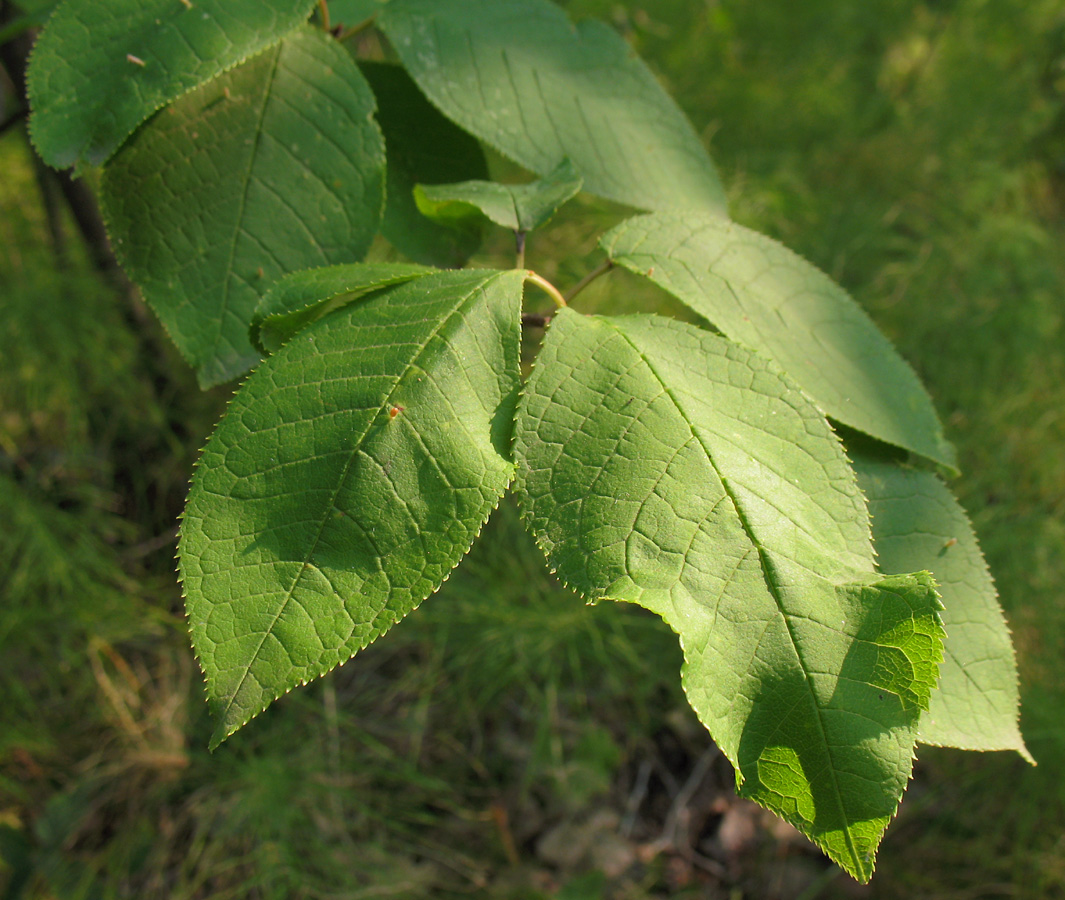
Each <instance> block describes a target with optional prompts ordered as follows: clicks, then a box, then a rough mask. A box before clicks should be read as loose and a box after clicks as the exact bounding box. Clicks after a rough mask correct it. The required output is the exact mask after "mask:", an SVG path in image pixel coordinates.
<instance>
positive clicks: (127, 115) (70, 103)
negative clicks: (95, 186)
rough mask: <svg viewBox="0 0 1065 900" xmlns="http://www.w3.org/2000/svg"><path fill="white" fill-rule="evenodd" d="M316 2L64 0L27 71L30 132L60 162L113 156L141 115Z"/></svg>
mask: <svg viewBox="0 0 1065 900" xmlns="http://www.w3.org/2000/svg"><path fill="white" fill-rule="evenodd" d="M313 6H314V0H190V2H189V3H188V4H185V3H183V2H181V0H107V2H106V3H101V2H100V0H66V2H65V3H63V4H62V7H61V8H60V9H59V10H57V11H56V13H55V15H54V16H52V18H51V20H50V21H49V23H48V26H47V27H46V28H45V29H44V31H43V32H42V33H41V37H40V40H38V42H37V46H36V48H35V49H34V53H33V59H32V61H31V64H30V68H29V73H28V76H27V77H28V92H29V95H30V105H31V107H32V109H33V113H32V115H31V116H30V134H31V135H32V137H33V142H34V145H35V146H36V147H37V150H38V152H39V153H40V154H41V156H42V158H43V159H44V160H45V162H47V163H49V164H50V165H53V166H55V167H56V168H60V169H62V168H66V167H67V166H71V165H77V166H79V167H82V166H84V165H87V164H88V165H97V164H100V163H103V162H105V161H106V160H107V159H108V158H109V157H110V156H111V154H113V153H114V152H115V151H116V150H117V149H118V148H119V147H120V146H121V145H122V142H123V141H125V140H126V138H127V137H129V135H130V134H132V133H133V131H134V130H135V129H136V127H137V126H138V125H140V124H141V122H143V121H145V119H147V118H148V117H149V116H150V115H151V114H152V113H154V112H155V111H156V110H158V109H161V108H162V107H164V106H166V105H167V104H168V103H170V102H172V101H173V100H176V99H177V98H178V97H180V96H181V95H182V94H184V93H186V92H187V91H190V90H192V89H193V88H195V87H197V86H198V85H201V84H203V83H204V82H206V81H209V80H210V79H212V78H214V77H215V76H216V75H219V74H220V73H222V72H224V71H226V70H227V69H231V68H232V67H233V66H235V65H237V64H238V63H241V62H243V61H244V60H246V59H248V58H249V57H251V56H252V55H254V54H256V53H258V52H260V51H261V50H263V49H265V48H266V47H269V46H270V45H271V44H275V43H277V41H278V40H280V39H281V38H282V37H284V36H285V35H286V34H288V33H289V32H290V31H292V29H294V28H296V27H297V26H298V25H299V24H300V22H302V21H304V20H305V19H306V18H307V16H308V15H309V14H310V11H311V9H312V8H313Z"/></svg>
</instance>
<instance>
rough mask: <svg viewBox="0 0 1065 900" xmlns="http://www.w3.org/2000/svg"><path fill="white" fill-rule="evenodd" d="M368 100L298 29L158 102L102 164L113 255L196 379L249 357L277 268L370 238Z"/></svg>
mask: <svg viewBox="0 0 1065 900" xmlns="http://www.w3.org/2000/svg"><path fill="white" fill-rule="evenodd" d="M373 104H374V98H373V94H372V93H371V92H370V89H369V87H368V86H367V84H366V82H365V80H364V79H363V77H362V75H361V74H360V73H359V70H358V67H357V66H356V65H355V63H354V62H353V61H352V60H351V58H350V57H349V56H348V54H347V53H346V52H345V51H344V50H343V49H341V48H340V47H339V46H338V45H337V43H336V42H335V41H334V40H332V39H331V38H328V37H326V36H324V35H323V34H322V33H321V32H320V31H314V30H313V29H311V28H310V27H305V28H303V29H300V30H299V31H297V32H295V33H294V34H293V35H292V36H291V37H289V38H287V39H286V40H285V41H283V42H282V43H280V44H278V45H277V46H276V47H272V48H271V49H270V50H268V51H267V52H266V53H264V54H262V55H261V56H258V57H256V58H255V59H253V60H251V61H250V62H247V63H245V64H244V65H242V66H240V67H238V68H236V69H234V70H233V71H231V72H227V73H226V74H225V75H223V76H221V77H220V78H217V79H215V80H214V81H212V82H210V83H208V84H206V85H204V86H203V87H201V88H199V89H198V90H196V91H193V92H192V93H190V94H187V95H185V96H184V97H182V98H181V99H180V100H179V101H178V102H176V103H175V104H174V105H173V106H170V107H168V108H167V109H165V110H163V111H162V112H161V113H159V115H157V116H156V117H155V118H154V119H152V120H151V122H149V123H148V124H147V125H145V127H144V128H142V129H141V130H140V131H138V133H137V134H136V135H135V136H134V138H133V139H132V140H131V141H130V142H129V143H128V144H127V145H126V146H125V147H124V148H123V149H122V151H121V152H120V153H119V154H118V155H117V156H115V158H114V159H113V160H112V162H111V163H110V165H108V167H107V168H106V169H105V171H104V179H103V199H104V206H105V212H106V214H107V218H108V224H109V226H110V231H111V235H112V239H113V241H114V245H115V251H116V253H117V254H118V256H119V258H120V259H121V260H122V262H123V264H124V266H125V267H126V269H127V270H128V272H129V273H130V276H131V277H132V278H133V280H134V281H136V282H137V283H138V284H139V285H140V287H141V289H142V290H143V292H144V296H145V298H146V299H147V301H148V302H149V303H150V304H151V305H152V307H153V309H155V311H156V313H158V315H159V317H160V319H162V321H163V324H164V325H166V327H167V330H168V331H169V332H170V336H171V337H172V338H173V340H174V342H175V343H176V344H177V345H178V347H179V348H180V349H181V351H182V353H184V354H185V356H186V357H187V358H188V359H189V361H190V362H191V363H192V364H193V365H194V366H195V367H196V369H197V370H198V376H199V379H200V383H201V384H203V385H205V386H207V385H212V384H218V383H219V382H222V381H227V380H229V379H231V378H233V377H235V376H237V375H240V374H241V373H242V372H245V371H247V369H248V368H249V367H251V366H252V365H254V364H255V362H256V361H257V360H258V359H259V353H258V352H257V351H256V349H255V348H254V347H253V346H252V344H251V342H250V340H249V337H248V325H249V323H250V321H251V318H252V315H253V313H254V312H255V308H256V306H257V305H258V303H259V300H260V298H261V297H262V295H263V293H265V291H266V289H267V288H268V287H269V286H270V284H271V283H272V282H273V281H274V280H275V279H276V278H278V276H280V275H283V274H285V273H287V272H292V271H296V270H299V269H306V268H309V267H311V266H320V265H327V264H330V263H342V262H351V261H354V260H357V259H360V258H361V257H362V256H363V255H364V254H365V252H366V250H367V248H368V247H369V246H370V242H371V241H372V239H373V236H374V234H375V233H376V231H377V227H378V223H379V222H380V217H381V208H382V206H383V205H384V144H383V141H382V139H381V134H380V132H379V131H378V129H377V126H376V125H375V124H374V122H373V120H372V112H373Z"/></svg>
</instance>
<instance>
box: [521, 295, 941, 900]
mask: <svg viewBox="0 0 1065 900" xmlns="http://www.w3.org/2000/svg"><path fill="white" fill-rule="evenodd" d="M515 450H516V454H517V457H518V463H519V482H518V489H519V495H520V496H521V497H522V502H523V506H524V507H525V510H526V515H527V517H528V524H529V527H530V529H531V530H532V532H533V534H534V535H535V536H536V538H537V540H538V542H539V543H540V544H541V546H542V547H543V548H544V550H545V552H546V554H547V557H548V559H549V561H550V563H551V565H552V567H553V568H554V569H556V570H557V573H558V575H559V577H560V578H562V580H563V581H564V582H566V583H567V584H568V585H570V586H571V587H573V588H574V589H576V590H577V591H579V592H580V593H581V594H582V595H584V596H585V597H587V598H588V599H589V600H593V601H594V600H598V599H600V598H608V599H615V600H625V601H629V602H633V603H638V604H640V605H641V606H645V607H646V608H648V609H650V610H652V611H654V612H656V613H658V614H659V615H660V616H662V618H663V619H665V620H666V621H667V622H668V623H669V624H670V626H672V628H673V629H674V630H675V631H676V632H677V633H678V635H679V636H680V641H681V646H682V648H683V650H684V655H685V660H686V662H685V668H684V672H683V680H684V687H685V690H686V692H687V695H688V699H689V701H690V702H691V704H692V706H693V708H694V709H695V711H696V712H697V713H698V715H699V717H700V719H701V720H702V721H703V723H704V724H705V725H706V726H707V728H708V729H709V731H710V733H711V735H712V736H713V737H714V740H715V741H716V742H717V744H718V745H719V746H720V747H721V749H722V750H723V751H724V753H725V754H726V756H727V757H728V758H729V760H730V761H731V762H732V764H733V765H734V766H735V768H736V776H737V781H738V783H739V785H740V791H741V793H742V794H743V796H745V797H749V798H751V799H754V800H756V801H758V802H759V803H761V804H763V805H764V806H766V807H768V808H769V809H771V810H773V811H774V812H776V813H777V814H779V815H781V816H782V817H784V818H785V819H787V820H788V821H789V822H791V823H792V824H794V825H795V826H796V827H797V828H799V830H801V831H802V832H803V833H804V834H806V835H808V836H809V837H810V838H811V839H813V840H814V841H816V842H817V843H818V844H819V845H820V846H821V847H822V848H823V849H824V850H825V852H826V853H828V855H829V856H831V857H832V858H833V859H834V860H836V861H837V862H838V863H839V864H840V865H841V866H843V867H844V868H845V869H846V870H847V871H848V872H850V873H851V874H852V875H854V877H855V878H857V879H859V880H860V881H867V880H868V879H869V877H870V876H871V874H872V868H873V862H872V860H873V856H874V854H875V852H876V848H877V845H878V844H879V842H880V838H881V836H882V834H883V832H884V829H885V828H886V827H887V824H888V821H889V820H890V819H891V817H892V816H893V815H894V812H895V809H896V807H897V805H898V802H899V799H900V798H901V796H902V792H903V790H904V789H905V787H906V783H907V781H908V779H909V775H910V767H911V763H912V756H913V748H914V743H915V739H916V733H917V726H918V720H919V718H920V714H921V711H922V710H923V709H926V708H927V706H928V700H929V695H930V693H931V691H932V689H933V687H934V686H935V681H936V676H937V669H938V663H939V660H940V653H941V641H942V627H941V625H940V623H939V619H938V614H937V610H938V607H939V604H938V600H937V598H936V593H935V587H934V582H933V581H932V579H931V577H930V576H929V575H928V574H927V573H919V574H917V575H901V576H892V577H884V576H880V575H878V574H876V573H875V571H874V567H873V553H872V547H871V544H870V536H869V530H868V521H867V518H866V516H865V511H864V501H863V499H862V496H861V493H860V492H859V490H858V487H857V485H856V483H855V479H854V474H853V472H852V471H851V469H850V466H849V465H848V463H847V460H846V457H845V456H844V454H843V449H842V446H841V445H840V443H839V440H838V438H836V436H835V435H834V434H833V433H832V430H831V429H830V428H829V426H828V423H827V422H826V421H825V420H824V419H823V418H822V416H821V414H820V413H819V412H818V410H817V409H816V408H815V407H814V406H813V405H812V404H811V403H810V402H809V401H808V400H807V399H806V398H805V397H804V396H803V394H802V393H801V392H800V391H799V390H798V388H797V387H796V386H795V385H794V384H793V383H791V382H790V380H789V379H788V378H787V377H786V376H784V375H783V374H782V373H781V372H780V370H779V369H777V367H776V366H775V365H773V364H772V363H771V362H769V361H767V360H765V359H763V358H761V357H758V356H756V355H755V354H753V353H751V352H750V351H748V350H746V349H744V348H742V347H740V346H738V345H736V344H731V343H729V342H727V341H725V340H724V339H722V338H720V337H718V336H716V335H712V334H709V333H707V332H705V331H702V330H700V329H697V328H695V327H693V326H690V325H685V324H681V323H678V322H674V321H672V320H666V319H660V318H657V317H649V316H638V317H636V316H634V317H627V318H614V319H592V318H586V317H582V316H579V315H577V314H575V313H572V312H569V311H568V310H564V311H563V312H561V313H560V314H559V315H558V316H556V317H555V320H554V322H553V323H552V325H551V327H550V329H549V331H548V334H547V337H546V338H545V341H544V346H543V348H542V350H541V353H540V357H539V358H538V360H537V363H536V366H535V368H534V371H533V375H532V377H531V378H530V380H529V383H528V384H527V386H526V388H525V390H524V392H523V394H522V402H521V405H520V407H519V413H518V419H517V427H516V444H515Z"/></svg>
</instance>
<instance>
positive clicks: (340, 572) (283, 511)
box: [179, 271, 522, 746]
mask: <svg viewBox="0 0 1065 900" xmlns="http://www.w3.org/2000/svg"><path fill="white" fill-rule="evenodd" d="M521 291H522V273H519V272H485V271H463V272H447V273H440V274H437V275H431V276H428V277H426V278H422V279H419V280H418V281H416V282H413V283H408V284H403V285H399V286H396V287H393V288H390V289H388V290H386V291H383V292H382V293H380V294H377V295H375V296H373V297H371V298H368V299H367V300H365V301H364V302H361V303H356V304H353V305H350V306H346V307H343V308H342V309H339V310H336V311H335V312H333V313H331V314H330V315H328V316H327V317H325V318H324V319H321V320H319V321H317V322H315V323H313V324H312V325H310V326H308V327H307V328H306V329H304V330H303V331H302V332H300V333H299V334H298V335H297V336H296V337H294V338H293V339H292V340H290V341H289V342H288V343H287V344H285V346H284V347H282V348H281V350H279V351H278V352H277V353H276V354H275V355H273V356H271V357H270V358H269V359H267V360H266V361H265V362H264V363H263V364H262V365H261V366H260V367H259V368H258V369H256V371H255V372H254V373H253V374H252V375H251V377H249V378H248V380H247V381H246V382H245V384H244V385H243V386H242V387H241V389H240V391H239V392H238V393H237V394H236V396H235V397H234V399H233V402H232V403H231V404H230V407H229V410H228V411H227V413H226V416H225V418H224V419H223V420H222V422H221V423H220V424H219V426H218V429H217V430H216V431H215V433H214V434H213V435H212V437H211V439H210V440H209V441H208V443H207V447H206V449H205V450H204V452H203V457H202V459H201V460H200V462H199V465H198V466H197V469H196V473H195V476H194V478H193V483H192V490H191V492H190V494H189V500H188V505H187V507H186V510H185V516H184V521H183V523H182V528H181V541H180V547H179V556H180V565H181V577H182V580H183V583H184V587H185V594H186V608H187V610H188V616H189V623H190V627H191V631H192V640H193V645H194V646H195V648H196V652H197V654H198V656H199V659H200V664H201V666H202V668H203V671H204V674H205V676H206V680H207V694H208V702H209V704H210V707H211V711H212V712H213V714H214V716H215V717H216V719H217V728H216V730H215V733H214V736H213V738H212V746H213V745H217V744H218V743H219V742H220V741H222V740H224V739H225V738H226V737H227V736H228V735H230V734H232V733H233V732H234V731H236V730H237V729H238V728H239V727H240V726H241V725H243V724H244V723H245V722H247V721H248V720H249V719H250V718H252V717H253V716H255V715H257V714H258V713H259V712H260V711H262V710H263V709H265V708H266V706H267V705H268V704H269V703H270V702H271V701H273V700H274V699H275V698H277V697H279V696H280V695H281V694H283V693H284V692H286V691H288V690H290V689H292V688H293V687H296V686H297V685H299V684H303V683H306V682H307V681H308V680H310V679H312V678H316V677H318V676H319V675H322V674H324V673H325V672H328V671H329V670H330V669H332V668H333V667H335V666H337V665H338V664H340V663H342V662H344V661H345V660H347V659H348V658H350V657H351V656H353V655H354V654H355V653H356V652H357V651H358V650H360V649H361V648H363V647H365V646H366V645H367V644H369V643H370V642H371V641H373V640H375V639H376V638H377V637H379V636H380V635H381V634H383V633H384V632H386V631H387V630H388V629H389V628H391V627H392V625H393V624H394V623H396V622H398V621H399V620H400V619H401V618H403V617H404V616H405V615H406V614H407V613H408V612H410V611H411V610H412V609H414V608H415V607H416V606H417V605H418V604H419V603H421V601H422V600H424V599H425V598H426V597H427V596H429V594H431V593H432V592H433V591H435V590H436V589H437V588H438V587H439V586H440V584H441V582H442V581H443V580H444V579H445V578H446V577H447V575H448V573H449V572H450V571H451V569H452V568H453V567H454V566H455V565H456V564H457V563H458V562H459V560H460V559H461V558H462V556H463V555H464V554H465V553H466V551H467V550H468V549H469V547H470V545H471V543H472V542H473V539H474V538H475V537H476V535H477V533H478V531H479V530H480V528H481V526H482V525H483V524H484V522H485V520H486V519H487V517H488V515H489V513H490V512H491V510H492V509H494V508H495V506H496V504H497V503H498V502H499V499H500V497H501V496H502V495H503V492H504V491H505V490H506V487H507V485H508V484H509V483H510V480H511V477H512V475H513V470H514V464H513V462H512V461H511V458H510V456H511V454H510V446H509V445H510V431H511V426H510V423H511V420H512V417H513V409H514V403H515V396H516V393H517V387H518V379H519V359H518V356H519V342H520V308H521Z"/></svg>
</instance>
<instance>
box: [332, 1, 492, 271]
mask: <svg viewBox="0 0 1065 900" xmlns="http://www.w3.org/2000/svg"><path fill="white" fill-rule="evenodd" d="M332 8H333V7H332V5H330V9H332ZM359 67H360V68H361V69H362V73H363V74H364V75H365V76H366V80H367V81H369V82H370V87H372V88H373V92H374V94H375V95H376V96H377V122H378V124H379V125H380V126H381V131H382V132H384V136H385V144H386V145H387V147H388V190H387V194H388V202H387V203H386V205H385V217H384V219H383V220H382V222H381V234H383V235H384V236H385V237H386V238H387V239H388V241H389V243H390V244H392V246H393V247H395V248H396V249H397V250H399V251H400V253H402V254H403V255H404V256H407V257H409V258H410V259H412V260H414V261H415V262H420V263H426V264H427V265H433V266H439V267H440V268H448V269H454V268H461V267H462V266H463V265H465V263H466V261H467V260H468V259H469V258H470V256H471V255H472V254H473V253H474V251H476V249H477V248H478V247H479V246H480V244H481V232H480V229H478V230H477V231H471V230H468V229H462V230H460V229H455V228H450V227H446V226H443V225H440V224H438V223H436V222H433V221H431V220H429V219H427V218H426V217H425V216H423V215H422V214H421V213H420V212H418V207H417V206H416V205H415V203H414V196H413V191H414V186H415V185H416V184H418V183H419V182H424V183H426V184H445V183H449V182H454V181H466V180H467V179H470V178H487V177H488V162H487V161H486V160H485V157H484V151H483V150H482V149H481V145H480V144H479V143H478V142H477V139H476V138H474V137H473V136H472V135H470V134H467V133H466V132H465V131H463V130H462V129H461V128H459V127H458V126H457V125H456V124H455V123H454V122H452V121H451V120H450V119H448V118H445V117H444V116H443V115H441V114H440V111H439V110H438V109H437V108H436V107H435V106H433V105H432V104H431V103H430V102H429V101H428V100H426V99H425V95H424V94H423V93H422V92H421V91H420V90H419V89H418V86H417V85H416V84H415V83H414V82H413V81H412V80H411V77H410V75H408V74H407V72H406V70H405V69H404V68H403V67H402V66H399V65H396V64H395V63H382V62H366V61H360V63H359Z"/></svg>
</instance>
